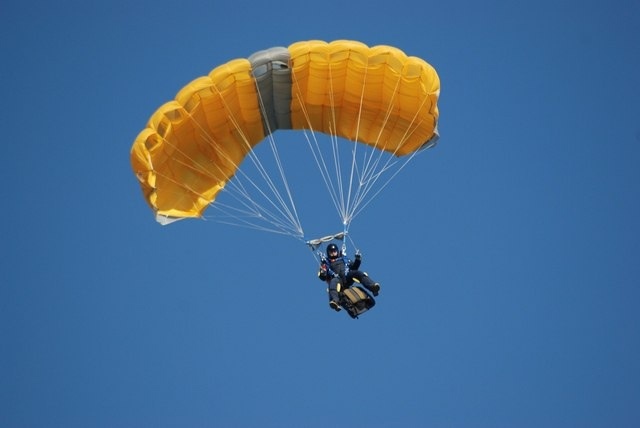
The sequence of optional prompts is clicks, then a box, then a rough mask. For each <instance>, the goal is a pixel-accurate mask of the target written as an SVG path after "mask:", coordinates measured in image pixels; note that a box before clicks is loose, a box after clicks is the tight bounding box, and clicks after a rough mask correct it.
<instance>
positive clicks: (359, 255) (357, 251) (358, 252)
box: [356, 250, 362, 260]
mask: <svg viewBox="0 0 640 428" xmlns="http://www.w3.org/2000/svg"><path fill="white" fill-rule="evenodd" d="M361 259H362V254H360V250H356V260H361Z"/></svg>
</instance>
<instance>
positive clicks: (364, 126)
mask: <svg viewBox="0 0 640 428" xmlns="http://www.w3.org/2000/svg"><path fill="white" fill-rule="evenodd" d="M288 50H289V52H290V54H291V58H290V63H289V67H290V69H291V78H292V82H293V83H292V87H291V93H292V97H293V98H292V102H291V121H292V127H293V128H294V129H301V128H305V129H309V128H310V129H313V130H314V131H320V132H324V133H329V134H337V135H339V136H341V137H344V138H346V139H350V140H353V141H361V142H365V143H367V144H369V145H372V146H374V147H376V148H379V149H382V150H387V151H389V152H391V153H394V154H396V155H398V156H402V155H406V154H409V153H411V152H413V151H415V150H418V149H419V148H420V147H421V146H422V145H423V144H425V143H426V142H427V141H429V140H430V139H431V138H432V137H433V136H434V134H435V133H436V123H437V119H438V108H437V104H436V103H437V99H438V95H439V88H440V82H439V79H438V76H437V74H436V72H435V70H434V69H433V67H431V66H430V65H429V64H427V63H426V62H425V61H423V60H421V59H419V58H416V57H408V56H406V55H405V54H404V53H403V52H402V51H400V50H398V49H396V48H393V47H390V46H375V47H371V48H369V47H367V46H366V45H364V44H362V43H360V42H356V41H347V40H342V41H335V42H331V43H326V42H322V41H307V42H299V43H294V44H293V45H291V46H289V48H288ZM265 137H266V136H265V133H264V130H263V123H262V113H261V111H260V105H259V97H258V94H257V90H256V85H255V82H254V79H253V77H252V74H251V63H250V62H249V61H248V60H247V59H236V60H232V61H230V62H228V63H226V64H223V65H221V66H219V67H217V68H215V69H214V70H212V71H211V72H210V73H209V75H208V76H204V77H199V78H197V79H195V80H193V81H192V82H190V83H189V84H187V85H186V86H185V87H184V88H183V89H181V90H180V92H179V93H178V94H177V95H176V98H175V100H173V101H170V102H168V103H166V104H164V105H162V106H161V107H160V108H159V109H158V110H157V111H156V112H155V113H154V114H153V115H152V116H151V118H150V119H149V122H148V124H147V127H146V128H145V129H143V130H142V131H141V132H140V134H139V135H138V136H137V138H136V139H135V141H134V143H133V146H132V148H131V165H132V168H133V170H134V172H135V174H136V176H137V177H138V180H139V181H140V186H141V188H142V191H143V194H144V197H145V200H146V201H147V202H148V203H149V205H150V206H151V207H152V209H153V210H154V211H155V212H156V214H157V216H158V217H171V218H184V217H200V216H201V215H202V214H203V212H204V210H205V209H206V208H207V206H208V205H209V204H210V203H211V202H212V201H213V200H214V199H215V198H216V195H217V194H218V192H219V191H220V190H222V188H224V186H225V184H226V183H227V181H228V180H229V179H231V178H232V177H233V175H234V173H235V171H236V169H237V166H238V165H240V163H241V162H242V159H243V158H244V157H245V156H246V154H247V153H248V151H249V150H251V148H252V147H253V146H255V145H256V144H258V143H259V142H260V141H262V140H263V139H264V138H265Z"/></svg>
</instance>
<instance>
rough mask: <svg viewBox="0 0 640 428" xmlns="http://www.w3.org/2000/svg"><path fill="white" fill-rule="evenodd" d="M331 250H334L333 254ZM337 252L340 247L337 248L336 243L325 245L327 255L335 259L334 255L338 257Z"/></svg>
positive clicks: (338, 252)
mask: <svg viewBox="0 0 640 428" xmlns="http://www.w3.org/2000/svg"><path fill="white" fill-rule="evenodd" d="M333 252H335V254H331V253H333ZM338 254H340V249H338V246H337V245H336V244H329V245H327V257H329V258H332V259H335V258H336V257H338Z"/></svg>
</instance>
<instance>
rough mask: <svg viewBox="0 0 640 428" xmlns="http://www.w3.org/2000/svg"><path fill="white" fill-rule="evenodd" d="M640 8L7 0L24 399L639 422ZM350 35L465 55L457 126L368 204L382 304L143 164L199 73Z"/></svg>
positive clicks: (450, 122) (119, 406) (445, 86)
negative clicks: (174, 196) (146, 171)
mask: <svg viewBox="0 0 640 428" xmlns="http://www.w3.org/2000/svg"><path fill="white" fill-rule="evenodd" d="M639 22H640V3H638V2H634V1H630V0H612V1H608V2H601V1H592V0H588V1H584V0H580V1H577V0H576V1H573V0H571V1H564V2H562V1H561V2H558V1H551V0H542V1H537V2H526V3H523V2H513V1H506V0H505V1H488V2H475V1H446V2H443V1H438V2H436V1H417V0H415V1H402V0H400V1H390V2H381V1H359V0H354V1H333V0H328V1H323V2H318V3H313V2H300V1H295V2H294V1H283V2H249V3H247V4H240V3H229V2H224V3H222V2H216V1H201V2H196V1H182V2H175V1H171V2H166V1H153V2H150V1H119V0H118V1H108V2H92V1H79V0H78V1H59V2H49V1H35V2H33V1H26V2H15V1H14V2H4V4H3V5H2V6H0V53H1V54H2V60H1V61H0V64H1V65H0V70H1V79H0V88H1V90H2V101H1V103H0V105H1V106H2V107H1V108H2V110H1V113H2V114H1V115H0V124H1V125H2V143H1V144H2V148H3V149H2V151H1V152H0V153H1V155H0V159H1V160H2V168H0V183H1V184H0V192H1V195H2V204H1V206H2V222H1V225H0V243H1V244H0V339H1V340H0V379H1V381H0V425H1V426H3V427H67V428H68V427H116V426H117V427H328V426H333V427H342V426H345V427H346V426H363V427H364V426H366V427H394V426H402V427H422V426H435V427H637V426H640V311H639V310H638V304H639V303H640V279H639V278H640V262H639V259H640V220H639V219H640V77H639V76H640V49H638V42H640V26H639V25H638V23H639ZM342 38H346V39H355V40H360V41H363V42H365V43H367V44H369V45H375V44H390V45H394V46H397V47H400V48H401V49H403V50H404V51H405V52H407V53H408V54H411V55H416V56H420V57H422V58H424V59H425V60H427V61H428V62H429V63H431V64H432V65H434V67H436V69H437V70H438V73H439V75H440V78H441V81H442V93H441V100H440V111H441V117H440V127H439V128H440V133H441V139H440V143H439V145H438V146H437V147H436V148H435V149H433V150H431V151H429V152H428V153H425V155H424V156H420V157H419V158H418V159H416V160H414V161H413V162H412V163H411V164H410V165H409V167H407V168H406V169H405V170H403V171H402V173H401V174H400V175H399V176H398V177H397V178H396V179H395V180H394V181H393V183H392V185H391V186H390V187H389V188H387V189H386V190H385V192H384V193H383V194H381V195H380V196H379V197H378V198H377V199H376V200H375V201H374V202H373V203H372V204H371V205H370V206H369V207H368V208H367V210H366V211H365V212H364V213H363V214H362V216H361V217H359V218H358V219H357V220H356V221H355V222H354V224H353V226H352V233H353V235H354V237H355V239H356V240H357V243H358V245H359V247H360V249H361V250H362V251H363V253H364V265H363V267H364V268H365V269H366V270H368V271H369V272H370V273H371V274H372V275H374V276H375V278H376V279H377V280H378V281H380V282H381V283H382V284H383V291H382V293H381V295H380V297H379V298H378V304H377V305H376V307H375V308H374V309H372V310H371V311H370V312H369V313H367V314H365V315H364V316H362V317H361V318H360V319H359V320H351V319H349V318H348V317H347V315H346V314H345V313H344V312H342V313H339V314H336V313H335V312H333V311H331V310H330V309H329V308H328V305H327V297H326V294H325V291H324V286H323V285H322V283H320V282H319V281H318V280H317V279H316V277H315V275H316V266H315V264H314V262H313V259H312V258H310V257H309V254H308V253H309V251H308V249H306V248H305V247H304V246H303V245H301V244H300V243H299V242H298V241H296V240H293V239H290V238H286V237H281V236H278V235H272V234H266V233H259V232H253V231H248V230H243V229H239V228H233V227H228V226H225V225H221V224H218V223H215V222H211V221H198V220H194V221H184V222H179V223H177V224H174V225H171V226H167V227H162V226H159V225H158V224H156V222H155V221H154V220H153V216H152V213H151V211H150V210H149V209H148V207H147V206H146V204H145V203H144V201H143V199H142V197H141V192H140V189H139V187H138V184H137V181H136V179H135V177H134V176H133V174H132V172H131V168H130V165H129V150H130V147H131V144H132V142H133V139H134V138H135V136H136V135H137V133H138V132H139V131H140V130H141V129H142V128H143V127H144V125H145V123H146V121H147V119H148V117H149V115H150V114H151V113H152V112H153V111H154V110H155V109H156V108H157V107H158V106H159V105H160V104H162V103H163V102H165V101H167V100H169V99H171V98H173V96H174V95H175V93H176V92H177V91H178V90H179V89H180V88H181V87H182V86H183V85H184V84H186V83H187V82H189V81H190V80H191V79H193V78H195V77H197V76H200V75H203V74H205V73H207V72H208V71H209V70H210V69H212V68H214V67H215V66H216V65H218V64H221V63H223V62H226V61H228V60H230V59H233V58H236V57H246V56H248V55H250V54H251V53H253V52H256V51H258V50H261V49H265V48H268V47H271V46H287V45H289V44H290V43H293V42H295V41H298V40H308V39H322V40H334V39H342ZM304 178H305V175H304V174H301V175H300V176H299V177H294V180H296V179H297V180H304ZM321 191H324V189H323V188H320V189H318V192H321ZM297 200H298V203H299V205H300V206H305V207H307V208H309V209H311V211H312V212H311V214H310V215H309V218H310V219H312V221H311V222H309V223H306V224H307V225H308V226H310V227H311V228H313V222H314V221H313V219H314V218H316V217H321V216H322V213H323V212H324V209H325V208H324V207H323V205H322V204H321V203H319V202H318V200H317V199H316V193H315V192H311V193H305V194H302V195H299V197H298V198H297ZM327 215H333V214H331V212H329V214H327ZM304 220H305V219H304V218H303V221H304ZM337 226H338V227H337V229H339V225H337ZM333 231H334V230H327V231H326V233H330V232H333Z"/></svg>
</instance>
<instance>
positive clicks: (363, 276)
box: [348, 270, 380, 296]
mask: <svg viewBox="0 0 640 428" xmlns="http://www.w3.org/2000/svg"><path fill="white" fill-rule="evenodd" d="M348 275H349V276H351V277H352V278H355V279H356V280H358V282H359V283H360V284H362V285H363V286H364V288H366V289H367V290H369V291H371V292H372V293H373V295H374V296H377V295H378V293H379V292H380V284H378V283H377V282H375V281H374V280H373V279H371V278H370V277H369V275H367V273H366V272H362V271H359V270H352V271H350V272H349V274H348Z"/></svg>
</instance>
